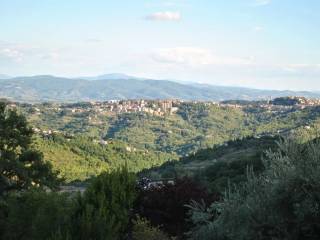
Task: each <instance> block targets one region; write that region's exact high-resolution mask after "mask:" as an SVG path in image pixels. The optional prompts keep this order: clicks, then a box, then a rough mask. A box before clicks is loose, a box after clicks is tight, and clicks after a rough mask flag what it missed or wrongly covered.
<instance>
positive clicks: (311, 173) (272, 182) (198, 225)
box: [190, 140, 320, 240]
mask: <svg viewBox="0 0 320 240" xmlns="http://www.w3.org/2000/svg"><path fill="white" fill-rule="evenodd" d="M319 147H320V142H319V141H315V142H309V143H307V144H298V143H296V142H294V141H292V140H285V141H281V142H280V143H279V149H278V151H275V152H268V153H267V157H266V159H264V164H265V169H266V170H265V172H264V173H263V174H262V175H260V176H256V175H255V174H254V173H253V172H252V171H249V172H248V181H247V182H246V183H243V184H241V185H239V186H238V187H236V188H234V189H231V190H229V191H228V192H226V194H225V196H224V199H223V201H221V202H219V203H213V204H212V205H211V206H210V207H209V208H206V207H204V206H202V205H201V204H193V205H192V207H191V212H190V213H191V216H190V219H191V220H192V222H193V223H194V224H195V227H194V228H193V231H192V232H191V233H190V239H215V240H219V239H223V240H226V239H227V240H229V239H230V240H232V239H237V240H253V239H257V240H259V239H261V240H262V239H274V240H280V239H281V240H300V239H301V240H302V239H310V240H311V239H319V238H320V150H319V149H320V148H319Z"/></svg>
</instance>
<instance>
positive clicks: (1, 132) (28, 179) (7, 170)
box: [0, 102, 56, 196]
mask: <svg viewBox="0 0 320 240" xmlns="http://www.w3.org/2000/svg"><path fill="white" fill-rule="evenodd" d="M32 135H33V131H32V129H31V127H29V126H28V124H27V121H26V119H25V117H24V116H23V115H20V114H18V113H17V112H16V111H15V110H11V109H9V108H8V106H7V104H6V103H4V102H0V196H3V195H5V194H7V193H8V192H10V191H14V190H23V189H29V188H30V187H32V186H37V187H42V186H47V187H53V186H54V185H55V183H56V175H55V174H54V173H52V171H51V166H50V165H49V164H48V163H45V162H44V161H43V157H42V154H41V153H40V152H38V151H36V150H34V149H32V146H31V143H32Z"/></svg>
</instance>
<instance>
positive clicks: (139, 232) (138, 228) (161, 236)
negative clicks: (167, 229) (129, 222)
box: [132, 216, 170, 240]
mask: <svg viewBox="0 0 320 240" xmlns="http://www.w3.org/2000/svg"><path fill="white" fill-rule="evenodd" d="M132 239H133V240H142V239H146V240H169V239H170V238H169V237H168V236H167V235H166V234H165V233H163V232H162V231H161V230H160V228H159V227H153V226H152V225H151V224H150V222H149V221H148V220H146V219H144V218H141V217H139V216H137V217H136V219H135V220H134V221H133V229H132Z"/></svg>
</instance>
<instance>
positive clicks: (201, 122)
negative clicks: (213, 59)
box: [14, 102, 320, 181]
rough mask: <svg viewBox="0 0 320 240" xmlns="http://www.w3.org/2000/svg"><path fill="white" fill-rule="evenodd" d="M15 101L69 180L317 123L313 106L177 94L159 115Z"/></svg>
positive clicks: (283, 133)
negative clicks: (189, 98)
mask: <svg viewBox="0 0 320 240" xmlns="http://www.w3.org/2000/svg"><path fill="white" fill-rule="evenodd" d="M14 106H15V107H16V108H17V109H18V110H19V111H21V112H22V113H24V114H25V115H26V117H27V119H28V120H29V122H30V124H31V125H32V126H33V128H34V129H35V131H36V132H37V135H38V141H37V143H38V144H37V148H38V149H39V150H40V151H42V152H43V153H44V155H45V159H47V160H48V161H50V162H52V163H53V166H54V168H55V169H57V170H60V172H61V176H64V177H66V178H67V179H68V181H71V180H76V179H79V180H83V179H86V178H88V177H90V176H92V175H96V174H98V173H100V172H101V171H103V170H108V169H109V170H110V169H114V168H116V167H118V166H120V165H123V164H127V165H128V167H129V168H130V169H132V170H133V171H135V172H136V171H139V170H142V169H145V168H150V167H152V166H159V165H161V164H163V163H164V162H166V161H169V160H177V159H178V158H179V157H180V158H183V159H185V158H186V156H188V155H191V156H192V155H193V154H194V153H195V152H197V151H198V150H199V149H216V148H217V147H219V146H220V145H222V147H223V145H224V144H226V142H229V141H234V140H237V139H242V138H246V137H250V136H253V137H255V138H261V137H264V136H266V137H273V136H278V135H281V136H288V135H292V134H298V133H299V132H301V131H306V130H310V131H311V130H312V129H315V128H317V126H318V125H319V123H320V118H319V117H320V109H319V107H318V106H307V107H299V106H298V107H297V106H276V105H266V104H265V103H263V102H262V103H261V102H245V103H242V105H239V104H238V103H233V102H228V103H223V104H213V103H204V102H198V103H196V102H182V103H180V104H179V105H177V106H178V107H177V111H176V112H175V113H164V114H163V115H160V116H156V115H154V114H150V113H147V112H127V113H115V112H108V111H107V112H101V111H97V110H96V109H95V108H93V107H92V105H91V104H90V103H78V104H71V105H58V104H54V103H43V104H35V105H30V104H18V105H14ZM98 110H99V109H98ZM255 141H257V140H255ZM252 146H258V147H259V144H257V143H253V145H252ZM206 151H209V150H206ZM244 151H245V150H244ZM227 156H228V154H226V157H227ZM192 167H193V168H197V164H194V165H190V168H192ZM171 176H172V174H171Z"/></svg>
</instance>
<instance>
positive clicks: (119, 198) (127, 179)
mask: <svg viewBox="0 0 320 240" xmlns="http://www.w3.org/2000/svg"><path fill="white" fill-rule="evenodd" d="M135 188H136V181H135V176H134V174H131V173H129V172H128V170H127V169H126V168H123V169H122V170H117V171H113V172H111V173H104V174H101V175H100V176H98V177H97V178H96V179H94V180H93V182H92V184H90V186H89V187H88V188H87V189H86V191H85V193H84V195H83V196H81V195H79V196H78V198H77V199H76V200H75V203H74V204H75V209H74V213H73V215H72V216H71V219H72V220H71V230H70V231H68V232H67V233H68V234H70V233H71V234H70V235H71V236H72V239H83V240H87V239H96V240H100V239H101V240H105V239H107V240H109V239H110V240H111V239H112V240H117V239H123V238H124V237H125V235H126V234H127V233H128V226H129V222H130V215H131V209H132V208H133V203H134V200H135V198H136V189H135Z"/></svg>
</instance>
